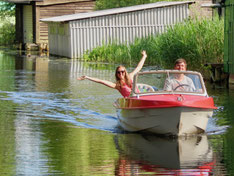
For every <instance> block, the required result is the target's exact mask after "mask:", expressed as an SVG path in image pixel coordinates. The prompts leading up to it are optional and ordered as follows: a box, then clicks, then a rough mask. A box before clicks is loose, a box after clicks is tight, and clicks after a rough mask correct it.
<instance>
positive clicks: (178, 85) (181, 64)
mask: <svg viewBox="0 0 234 176" xmlns="http://www.w3.org/2000/svg"><path fill="white" fill-rule="evenodd" d="M174 69H175V70H179V71H186V70H187V63H186V60H185V59H183V58H179V59H177V60H176V61H175V65H174ZM164 90H166V91H183V92H194V91H195V90H196V89H195V86H194V83H193V80H192V79H191V78H189V77H188V76H186V75H184V74H183V73H179V74H173V75H171V76H169V77H168V78H167V79H166V80H165V84H164Z"/></svg>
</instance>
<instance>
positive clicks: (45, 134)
mask: <svg viewBox="0 0 234 176" xmlns="http://www.w3.org/2000/svg"><path fill="white" fill-rule="evenodd" d="M114 68H115V65H111V64H95V63H85V62H79V61H78V60H68V59H64V58H53V57H44V56H43V57H42V56H34V55H32V54H31V56H30V57H26V56H25V55H23V56H19V55H17V54H16V55H13V54H4V53H2V52H1V51H0V111H1V113H0V137H1V143H0V153H1V156H0V157H1V159H0V175H88V176H89V175H121V174H122V175H130V174H131V175H137V174H138V175H143V174H145V175H150V174H155V175H156V174H163V173H164V175H170V173H172V174H175V173H182V174H184V175H186V172H189V173H191V172H193V171H194V173H195V171H197V172H199V171H201V169H202V168H205V169H207V170H204V172H205V174H209V171H210V170H209V168H208V166H209V167H212V168H214V169H215V171H214V170H213V171H212V172H211V174H213V175H228V174H229V175H231V174H232V170H233V165H232V161H233V156H234V155H233V151H234V150H233V146H234V145H233V141H234V140H233V138H234V135H233V134H234V133H233V129H234V128H232V125H233V108H232V107H233V102H234V101H233V98H234V93H232V92H229V93H227V91H224V90H213V89H209V90H208V92H209V95H211V96H214V98H215V102H216V103H217V106H218V107H219V110H218V111H217V112H216V113H215V115H214V117H213V119H212V121H211V122H212V123H210V125H209V124H208V127H209V131H210V132H211V133H212V132H213V131H218V133H216V134H218V135H212V136H209V141H207V136H201V137H200V138H191V139H180V140H175V139H174V140H168V139H164V138H157V137H155V136H148V135H147V136H143V135H139V134H125V133H124V132H123V131H121V130H120V129H119V128H118V125H117V124H118V123H117V120H116V112H115V108H114V107H113V105H112V103H113V102H114V101H115V100H116V99H117V98H118V97H120V95H119V93H118V92H117V91H116V90H112V89H109V88H107V87H105V86H103V85H98V84H95V83H92V82H89V81H77V80H76V78H77V77H78V76H81V75H83V74H86V75H90V76H94V77H99V78H101V79H106V80H112V81H113V80H114V74H113V73H114ZM128 69H129V68H128ZM211 124H212V125H211ZM222 126H230V128H228V130H227V131H226V129H224V128H223V127H222ZM218 127H221V128H222V130H219V128H218ZM220 131H222V132H221V133H220ZM212 134H213V133H212ZM210 143H211V145H210ZM213 159H215V160H213ZM213 161H214V162H213ZM220 161H221V162H220ZM212 162H213V163H214V165H212V164H213V163H212ZM217 170H218V171H217ZM124 173H125V174H124ZM172 174H171V175H172ZM178 175H179V174H178ZM187 175H188V174H187Z"/></svg>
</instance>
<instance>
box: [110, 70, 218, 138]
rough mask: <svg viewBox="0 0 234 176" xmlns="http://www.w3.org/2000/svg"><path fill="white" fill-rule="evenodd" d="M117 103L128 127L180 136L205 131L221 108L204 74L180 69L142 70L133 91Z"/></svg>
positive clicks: (119, 117)
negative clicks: (209, 93) (209, 91)
mask: <svg viewBox="0 0 234 176" xmlns="http://www.w3.org/2000/svg"><path fill="white" fill-rule="evenodd" d="M114 106H115V107H116V110H117V116H118V121H119V124H120V126H121V127H122V128H123V129H124V130H126V131H130V132H139V131H145V132H150V133H156V134H163V135H178V136H180V135H191V134H199V133H204V132H205V131H206V127H207V123H208V119H209V118H210V117H211V116H212V115H213V110H215V109H217V107H215V105H214V100H213V98H212V97H209V96H208V94H207V90H206V87H205V84H204V80H203V77H202V75H201V74H200V73H199V72H195V71H179V70H156V71H147V72H139V73H138V74H136V75H135V76H134V79H133V87H132V92H131V95H130V96H129V97H125V98H119V99H117V100H116V102H115V103H114Z"/></svg>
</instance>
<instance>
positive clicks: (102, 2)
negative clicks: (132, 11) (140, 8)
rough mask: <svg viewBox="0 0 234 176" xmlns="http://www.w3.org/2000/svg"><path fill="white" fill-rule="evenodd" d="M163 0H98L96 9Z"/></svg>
mask: <svg viewBox="0 0 234 176" xmlns="http://www.w3.org/2000/svg"><path fill="white" fill-rule="evenodd" d="M158 1H163V0H96V9H97V10H103V9H112V8H118V7H127V6H133V5H140V4H148V3H153V2H158ZM164 1H176V0H164Z"/></svg>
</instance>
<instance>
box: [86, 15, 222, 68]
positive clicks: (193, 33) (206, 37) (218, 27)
mask: <svg viewBox="0 0 234 176" xmlns="http://www.w3.org/2000/svg"><path fill="white" fill-rule="evenodd" d="M117 43H118V42H114V43H112V44H111V43H110V44H106V45H103V46H100V47H97V48H95V49H93V50H92V51H88V52H87V53H86V54H85V55H84V59H85V60H88V61H101V62H112V63H123V64H134V63H137V61H138V60H139V58H140V57H141V50H143V49H144V50H146V51H147V55H148V58H147V62H146V63H147V64H150V65H158V66H160V67H163V68H172V67H173V63H174V61H175V60H176V59H178V58H180V57H183V58H185V59H186V60H187V62H188V65H189V69H193V70H198V71H200V70H201V69H204V67H203V66H204V64H206V63H222V61H223V55H224V51H223V50H224V20H223V19H221V20H220V19H219V18H213V19H207V18H204V19H193V20H192V19H190V20H187V21H185V22H183V23H178V24H175V25H174V26H172V27H168V29H167V32H165V33H163V34H161V35H154V36H148V37H146V38H138V39H136V40H135V41H134V42H133V43H131V44H130V45H126V44H117Z"/></svg>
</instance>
